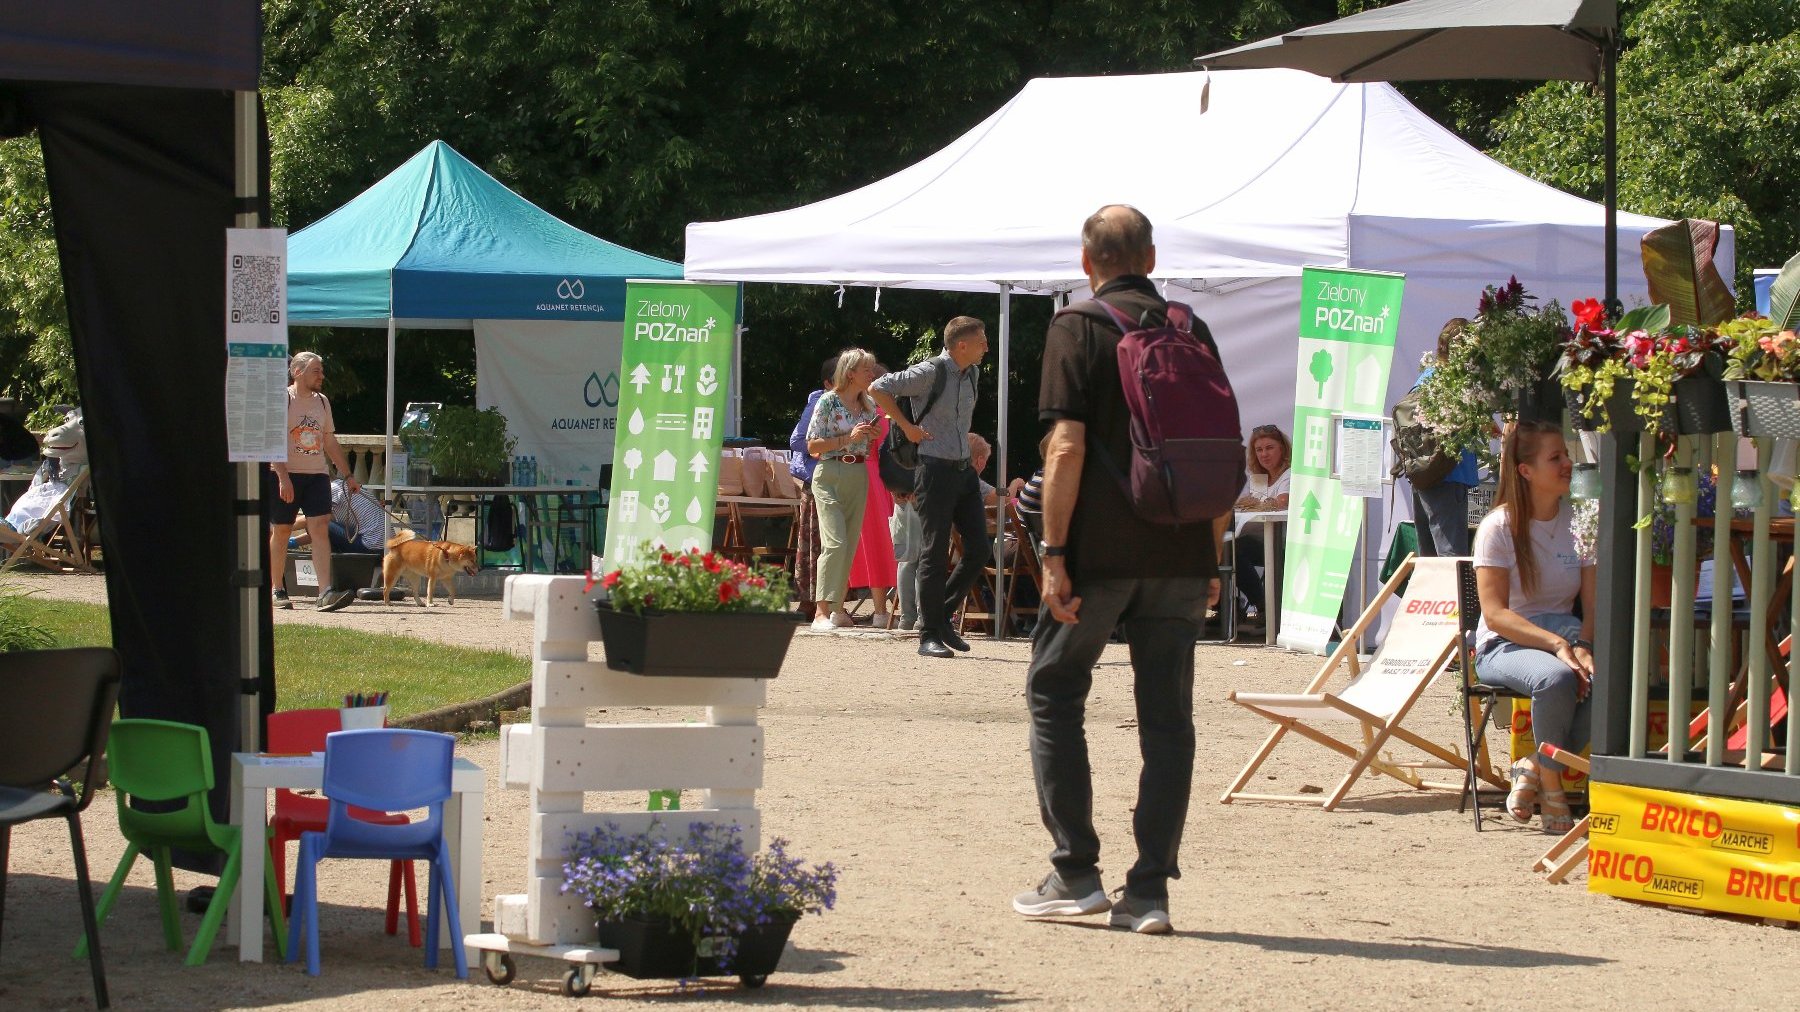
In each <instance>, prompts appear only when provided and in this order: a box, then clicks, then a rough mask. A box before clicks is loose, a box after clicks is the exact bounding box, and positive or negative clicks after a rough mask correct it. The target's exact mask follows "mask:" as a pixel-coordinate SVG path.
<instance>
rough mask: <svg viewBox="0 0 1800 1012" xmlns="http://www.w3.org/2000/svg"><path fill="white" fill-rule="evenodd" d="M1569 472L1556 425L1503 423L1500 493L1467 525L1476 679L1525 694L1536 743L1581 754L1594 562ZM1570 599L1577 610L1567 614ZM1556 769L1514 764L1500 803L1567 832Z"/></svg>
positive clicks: (1525, 818) (1533, 760) (1529, 760)
mask: <svg viewBox="0 0 1800 1012" xmlns="http://www.w3.org/2000/svg"><path fill="white" fill-rule="evenodd" d="M1573 472H1574V464H1573V463H1571V462H1570V460H1569V451H1568V446H1567V444H1565V443H1564V442H1563V436H1562V429H1561V427H1559V426H1557V425H1555V424H1552V423H1549V422H1539V421H1522V422H1517V423H1514V424H1512V425H1510V426H1508V428H1507V432H1506V439H1505V444H1504V448H1503V450H1502V452H1501V457H1500V491H1499V495H1498V496H1497V499H1496V502H1495V504H1494V508H1493V510H1492V511H1491V512H1489V513H1488V515H1487V517H1486V518H1485V519H1483V520H1482V521H1481V527H1480V528H1479V529H1478V530H1477V531H1476V532H1475V585H1476V590H1477V591H1478V592H1479V593H1480V595H1481V623H1480V625H1479V626H1478V627H1477V629H1476V634H1475V672H1476V674H1477V675H1479V676H1480V678H1481V680H1482V681H1484V682H1488V683H1490V684H1494V685H1504V686H1506V687H1507V688H1510V689H1513V690H1514V691H1516V692H1519V693H1521V694H1524V695H1527V696H1530V697H1531V726H1532V733H1533V736H1534V737H1535V738H1536V739H1537V742H1538V744H1540V745H1542V744H1545V743H1549V744H1551V745H1555V746H1557V747H1558V748H1562V749H1566V750H1568V751H1570V752H1580V751H1581V750H1582V749H1583V748H1585V747H1587V741H1588V734H1589V732H1590V731H1591V730H1592V728H1591V726H1590V723H1589V718H1588V692H1589V689H1590V688H1591V686H1592V683H1593V677H1594V654H1593V649H1594V647H1593V640H1594V560H1593V559H1584V558H1582V557H1581V555H1580V553H1578V552H1577V551H1576V548H1575V538H1574V532H1573V530H1572V528H1571V526H1570V510H1569V503H1568V499H1567V496H1568V492H1569V477H1570V475H1571V474H1572V473H1573ZM1577 599H1579V600H1580V601H1581V614H1582V617H1581V618H1576V617H1575V614H1574V609H1575V602H1576V600H1577ZM1562 774H1563V767H1562V764H1561V763H1558V762H1556V761H1555V760H1553V759H1547V758H1544V757H1542V756H1539V755H1535V754H1534V755H1531V756H1527V757H1525V758H1523V759H1520V760H1519V761H1518V762H1516V763H1514V764H1513V768H1512V792H1511V793H1510V794H1508V795H1507V798H1506V808H1507V811H1508V812H1510V813H1511V814H1512V817H1513V818H1514V819H1515V820H1517V821H1519V822H1529V821H1531V812H1532V808H1533V806H1534V805H1535V806H1536V807H1537V808H1538V810H1539V811H1540V812H1541V814H1542V820H1541V821H1542V827H1543V830H1544V832H1546V833H1558V834H1560V833H1566V832H1568V831H1569V829H1570V828H1571V827H1572V826H1573V825H1574V819H1573V818H1572V817H1571V815H1570V813H1569V802H1568V798H1567V796H1566V795H1565V794H1564V793H1563V779H1562Z"/></svg>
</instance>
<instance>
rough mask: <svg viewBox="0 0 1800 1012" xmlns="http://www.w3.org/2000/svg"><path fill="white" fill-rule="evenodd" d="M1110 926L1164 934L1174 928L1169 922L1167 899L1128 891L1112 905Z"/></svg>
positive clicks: (1142, 933) (1142, 932)
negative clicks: (1148, 897) (1137, 894)
mask: <svg viewBox="0 0 1800 1012" xmlns="http://www.w3.org/2000/svg"><path fill="white" fill-rule="evenodd" d="M1111 923H1112V926H1113V927H1115V928H1129V929H1131V930H1132V931H1135V932H1137V933H1138V934H1140V935H1166V934H1168V933H1169V932H1171V931H1173V930H1175V929H1174V927H1173V926H1172V925H1170V924H1169V901H1168V900H1152V899H1145V898H1144V897H1142V896H1133V895H1131V894H1130V893H1124V894H1122V895H1120V897H1119V899H1118V901H1117V902H1115V903H1113V905H1112V920H1111Z"/></svg>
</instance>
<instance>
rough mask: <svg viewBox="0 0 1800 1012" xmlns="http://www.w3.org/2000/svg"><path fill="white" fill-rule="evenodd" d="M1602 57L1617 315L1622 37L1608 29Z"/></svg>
mask: <svg viewBox="0 0 1800 1012" xmlns="http://www.w3.org/2000/svg"><path fill="white" fill-rule="evenodd" d="M1603 45H1604V52H1603V54H1602V55H1601V58H1600V87H1601V90H1602V92H1603V93H1604V94H1605V100H1606V112H1605V116H1606V128H1605V133H1606V138H1605V140H1604V142H1603V144H1604V146H1605V148H1606V183H1605V190H1606V192H1605V193H1604V195H1603V196H1604V199H1605V202H1606V311H1607V313H1608V315H1611V316H1614V317H1615V318H1616V317H1617V315H1618V314H1619V312H1620V311H1621V310H1622V309H1623V308H1624V307H1622V306H1621V305H1620V304H1619V83H1618V63H1619V39H1618V36H1617V34H1616V33H1613V32H1608V33H1607V34H1606V41H1605V42H1604V43H1603Z"/></svg>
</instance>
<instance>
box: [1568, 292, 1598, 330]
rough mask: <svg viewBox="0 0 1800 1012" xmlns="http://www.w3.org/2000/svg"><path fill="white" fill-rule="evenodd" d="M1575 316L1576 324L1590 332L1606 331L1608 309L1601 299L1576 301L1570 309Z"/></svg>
mask: <svg viewBox="0 0 1800 1012" xmlns="http://www.w3.org/2000/svg"><path fill="white" fill-rule="evenodd" d="M1569 309H1570V311H1572V312H1573V313H1574V314H1575V322H1576V323H1578V324H1580V325H1581V326H1583V327H1586V328H1587V329H1589V330H1604V329H1606V307H1605V306H1602V305H1601V304H1600V300H1599V299H1576V300H1575V304H1574V305H1572V306H1570V307H1569Z"/></svg>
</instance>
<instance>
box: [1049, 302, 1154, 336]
mask: <svg viewBox="0 0 1800 1012" xmlns="http://www.w3.org/2000/svg"><path fill="white" fill-rule="evenodd" d="M1064 314H1069V315H1073V316H1085V317H1087V318H1088V319H1090V320H1097V321H1099V322H1101V323H1110V324H1112V325H1113V326H1114V327H1117V328H1118V330H1119V333H1121V334H1129V333H1131V332H1132V331H1134V330H1137V329H1138V324H1137V323H1136V322H1135V321H1133V320H1132V319H1131V317H1129V316H1126V315H1125V314H1124V313H1122V312H1120V311H1119V310H1117V309H1115V308H1113V307H1112V306H1110V305H1108V304H1107V303H1105V302H1102V301H1101V300H1099V299H1083V300H1082V301H1080V302H1077V303H1075V304H1074V305H1070V306H1064V307H1063V308H1061V309H1059V310H1057V311H1056V315H1057V316H1062V315H1064Z"/></svg>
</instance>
